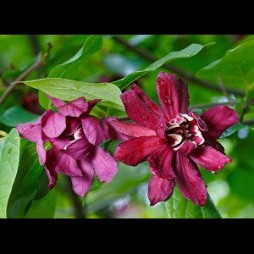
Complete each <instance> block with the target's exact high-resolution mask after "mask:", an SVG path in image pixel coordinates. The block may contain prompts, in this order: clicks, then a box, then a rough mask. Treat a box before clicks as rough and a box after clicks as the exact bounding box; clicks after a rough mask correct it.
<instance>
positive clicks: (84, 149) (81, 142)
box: [65, 137, 94, 160]
mask: <svg viewBox="0 0 254 254" xmlns="http://www.w3.org/2000/svg"><path fill="white" fill-rule="evenodd" d="M65 152H66V153H67V154H68V155H70V156H71V157H73V158H74V159H75V160H82V159H85V158H86V157H87V156H89V155H90V154H92V153H93V152H94V146H93V145H91V144H90V143H89V142H88V140H87V139H86V138H85V137H83V138H81V139H78V140H76V141H74V142H73V143H72V144H70V145H68V146H67V148H66V150H65Z"/></svg>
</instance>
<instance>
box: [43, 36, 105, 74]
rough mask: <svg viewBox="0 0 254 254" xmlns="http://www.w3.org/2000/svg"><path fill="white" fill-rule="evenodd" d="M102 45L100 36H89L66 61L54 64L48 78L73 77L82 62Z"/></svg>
mask: <svg viewBox="0 0 254 254" xmlns="http://www.w3.org/2000/svg"><path fill="white" fill-rule="evenodd" d="M101 47H102V36H101V35H91V36H89V37H88V38H87V39H86V41H85V43H84V45H83V47H82V48H81V49H80V50H79V51H78V52H77V54H75V55H74V56H73V57H72V58H70V59H69V60H68V61H66V62H64V63H62V64H60V65H58V66H56V67H55V68H54V69H53V70H52V71H51V72H50V73H49V75H48V78H68V79H75V78H76V76H77V74H78V73H79V70H80V69H81V68H82V65H83V62H84V61H86V60H87V57H88V56H89V55H92V54H93V53H95V52H96V51H98V50H99V49H100V48H101Z"/></svg>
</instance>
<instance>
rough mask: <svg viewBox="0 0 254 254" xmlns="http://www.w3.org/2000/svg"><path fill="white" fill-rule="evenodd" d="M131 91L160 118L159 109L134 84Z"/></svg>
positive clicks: (160, 112)
mask: <svg viewBox="0 0 254 254" xmlns="http://www.w3.org/2000/svg"><path fill="white" fill-rule="evenodd" d="M131 89H132V90H133V91H134V92H135V93H136V94H137V95H138V97H139V98H140V99H141V100H142V101H143V102H144V103H145V104H146V106H147V107H148V108H149V109H150V110H152V111H154V112H155V113H157V114H158V115H160V116H162V115H163V112H162V111H161V108H160V107H159V106H158V105H157V104H156V103H155V102H154V101H152V100H151V99H150V98H149V97H148V96H147V95H146V94H145V93H144V92H143V90H142V89H140V88H139V87H138V86H137V85H136V84H133V85H132V86H131Z"/></svg>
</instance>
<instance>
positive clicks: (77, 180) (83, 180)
mask: <svg viewBox="0 0 254 254" xmlns="http://www.w3.org/2000/svg"><path fill="white" fill-rule="evenodd" d="M92 180H93V178H92V179H89V178H87V177H78V176H73V177H71V182H72V189H73V190H74V192H75V193H76V194H77V195H79V196H81V197H84V196H85V195H86V193H87V192H88V191H89V189H90V187H91V184H92Z"/></svg>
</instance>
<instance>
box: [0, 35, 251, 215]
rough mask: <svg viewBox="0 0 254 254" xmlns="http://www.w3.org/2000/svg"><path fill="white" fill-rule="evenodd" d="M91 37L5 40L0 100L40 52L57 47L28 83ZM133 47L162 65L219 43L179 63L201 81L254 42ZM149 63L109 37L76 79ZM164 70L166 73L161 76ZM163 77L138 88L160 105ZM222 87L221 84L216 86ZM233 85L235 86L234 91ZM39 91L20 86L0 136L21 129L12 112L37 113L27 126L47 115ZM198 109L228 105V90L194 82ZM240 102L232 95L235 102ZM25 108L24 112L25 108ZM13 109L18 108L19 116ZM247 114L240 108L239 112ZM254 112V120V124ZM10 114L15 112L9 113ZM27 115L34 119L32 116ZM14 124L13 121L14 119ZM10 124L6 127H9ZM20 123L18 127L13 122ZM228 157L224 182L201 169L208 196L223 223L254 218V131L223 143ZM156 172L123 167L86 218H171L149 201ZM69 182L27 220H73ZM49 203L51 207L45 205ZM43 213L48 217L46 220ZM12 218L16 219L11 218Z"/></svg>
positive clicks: (0, 120)
mask: <svg viewBox="0 0 254 254" xmlns="http://www.w3.org/2000/svg"><path fill="white" fill-rule="evenodd" d="M87 37H88V35H0V75H1V79H0V93H3V91H4V90H5V89H6V86H7V85H8V84H9V83H11V82H12V81H13V80H14V79H15V78H17V77H18V76H19V75H20V74H21V73H22V72H23V71H24V70H25V69H26V68H27V67H28V66H30V65H31V64H32V63H33V62H34V61H35V59H36V56H37V55H38V53H39V51H41V50H42V51H44V52H45V51H47V48H48V43H50V45H51V46H52V49H51V51H50V57H49V58H48V60H47V62H46V64H45V66H43V68H40V69H38V70H37V71H35V72H33V73H31V74H30V75H29V77H28V78H27V79H37V78H44V77H47V75H48V73H49V72H50V70H51V69H52V68H53V67H55V66H56V65H58V64H60V63H62V62H64V61H66V60H68V59H69V58H71V57H72V56H73V55H74V54H75V53H76V52H77V51H78V50H79V49H80V48H81V47H82V45H83V43H84V41H85V40H86V38H87ZM122 38H124V39H125V40H126V41H127V42H128V43H129V44H131V45H132V46H135V47H138V48H141V49H142V50H145V51H148V52H150V53H152V54H153V55H154V56H155V57H156V58H161V57H163V56H165V55H167V54H168V53H170V52H171V51H176V50H181V49H183V48H184V47H186V46H188V45H189V44H191V43H200V44H206V43H209V42H215V45H213V46H210V47H207V48H206V49H204V50H203V51H202V52H201V53H199V54H197V55H196V56H194V57H192V58H190V59H181V60H176V61H174V62H172V64H173V65H174V66H179V67H181V68H183V69H184V70H186V71H189V72H191V73H193V74H196V72H197V71H199V70H200V69H202V68H203V67H205V66H207V65H208V64H210V63H211V62H213V61H214V60H217V59H219V58H221V57H223V56H224V55H225V53H226V52H227V51H228V50H229V49H231V48H233V47H235V46H236V45H238V44H240V43H242V42H243V41H247V40H252V39H253V37H252V36H242V35H123V36H122ZM148 64H149V62H148V61H147V60H145V59H143V58H142V57H140V56H139V55H137V54H136V53H135V52H132V51H131V50H128V49H126V48H125V47H123V45H121V44H120V43H118V42H117V41H115V40H114V39H113V38H112V37H111V36H110V35H107V36H104V39H103V47H102V49H101V50H100V51H99V52H97V53H95V54H94V55H92V56H89V57H88V58H87V60H86V61H85V62H84V64H83V65H82V66H81V67H80V69H77V79H78V80H82V81H90V82H102V81H114V80H117V79H119V78H121V77H123V76H125V75H127V74H129V73H131V72H133V71H136V70H139V69H141V68H143V67H146V66H148ZM161 70H165V69H163V68H160V70H159V71H161ZM157 74H158V71H154V72H151V73H149V74H147V75H145V76H144V77H142V78H141V79H140V80H138V84H139V85H140V86H141V87H142V89H144V90H145V91H146V93H147V94H148V95H149V96H150V97H151V98H152V99H153V100H155V101H156V102H158V98H157V94H156V87H155V82H156V77H157ZM211 81H215V82H218V80H214V79H211ZM227 85H228V84H227ZM37 93H38V92H37V91H36V90H33V89H31V88H28V87H17V88H16V89H15V90H14V91H13V92H12V94H11V95H10V96H9V97H8V98H7V100H6V101H5V102H4V105H3V106H1V108H0V129H1V130H4V131H7V132H8V131H9V130H10V128H11V125H15V119H14V118H15V117H17V114H13V115H12V112H9V113H8V114H7V113H6V112H8V110H9V109H10V108H13V106H18V107H20V106H21V107H23V108H24V109H26V110H27V111H30V114H32V115H28V116H27V117H28V119H30V118H31V117H35V118H36V115H39V114H41V113H42V112H43V109H42V108H40V106H39V104H38V98H37ZM189 93H190V98H191V100H190V103H191V105H192V106H193V105H198V104H206V103H212V102H222V101H224V100H225V94H223V92H222V91H219V90H218V91H214V90H210V89H208V88H206V87H201V86H198V85H197V84H195V83H191V82H189ZM228 96H229V97H230V98H235V97H234V96H233V95H230V94H229V95H228ZM19 109H20V108H19ZM12 110H13V109H12ZM238 110H239V112H241V108H239V109H238ZM251 110H253V109H252V108H250V112H249V114H250V116H251V115H252V116H253V117H254V114H253V113H252V112H251ZM9 111H10V110H9ZM26 113H27V112H26ZM7 118H8V119H7ZM6 119H7V120H6ZM11 121H13V123H12V124H10V122H11ZM219 141H220V142H221V143H222V144H223V145H224V147H225V150H226V154H228V155H229V157H231V158H232V159H233V162H232V163H231V164H229V165H226V166H225V168H224V169H223V170H222V171H221V172H219V173H218V174H217V175H213V174H211V173H208V172H206V171H204V170H203V169H201V173H202V175H203V177H204V178H205V181H206V183H207V186H208V191H209V193H210V196H211V198H212V199H213V201H214V203H215V205H216V206H217V208H218V210H219V211H220V213H221V215H222V217H224V218H250V217H254V164H253V157H252V156H253V152H254V149H253V143H254V132H253V130H252V129H251V126H250V127H245V128H243V129H241V130H240V131H238V132H235V133H234V134H233V135H231V136H229V137H226V138H223V139H220V140H219ZM149 178H150V172H149V169H148V167H147V164H146V163H142V164H140V165H139V166H137V167H135V168H133V167H128V166H125V165H123V164H120V166H119V170H118V174H117V176H116V177H115V179H114V180H113V182H112V183H110V184H105V185H103V186H102V187H101V188H100V189H98V190H94V191H92V192H90V193H89V194H88V195H87V197H86V198H85V199H84V200H83V199H80V200H81V202H82V203H83V204H84V208H85V216H86V217H88V218H105V217H107V218H108V217H110V218H122V217H123V218H167V213H166V210H165V207H164V205H163V204H158V205H156V206H155V207H150V206H149V202H148V199H147V182H148V179H149ZM66 183H67V180H66V178H65V177H64V176H60V179H59V184H58V185H57V186H56V188H55V189H54V190H53V191H51V192H49V194H48V195H46V196H45V197H43V199H40V201H39V202H37V201H36V200H33V201H32V204H30V207H32V209H30V208H29V211H28V212H27V214H26V217H33V218H34V217H52V216H53V217H55V218H73V217H75V216H76V215H75V209H74V205H73V198H72V196H71V194H70V192H69V190H68V185H67V184H66ZM43 201H44V202H43ZM41 211H44V213H42V212H41ZM10 217H11V213H10Z"/></svg>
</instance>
